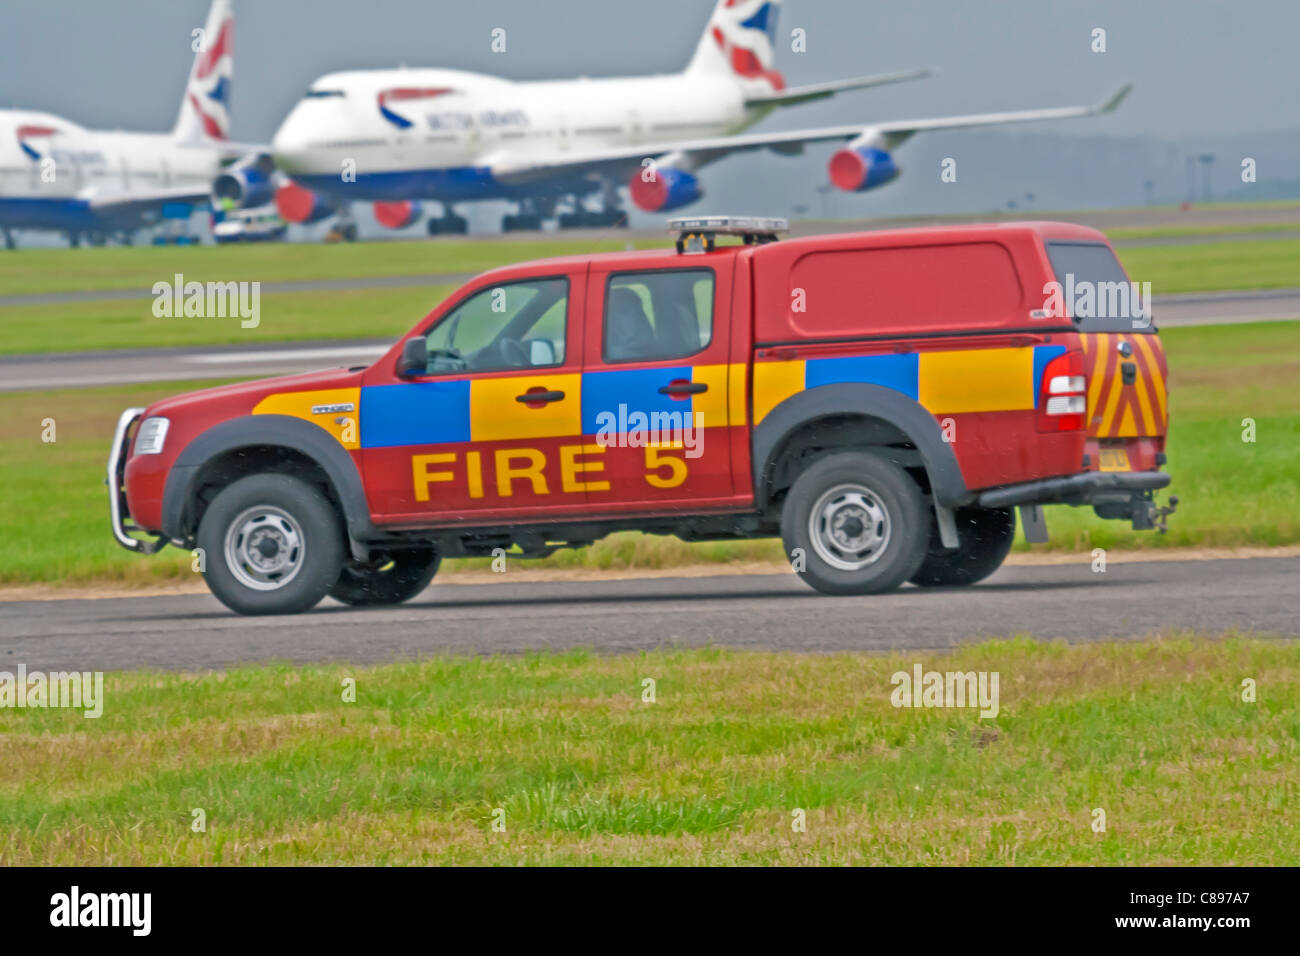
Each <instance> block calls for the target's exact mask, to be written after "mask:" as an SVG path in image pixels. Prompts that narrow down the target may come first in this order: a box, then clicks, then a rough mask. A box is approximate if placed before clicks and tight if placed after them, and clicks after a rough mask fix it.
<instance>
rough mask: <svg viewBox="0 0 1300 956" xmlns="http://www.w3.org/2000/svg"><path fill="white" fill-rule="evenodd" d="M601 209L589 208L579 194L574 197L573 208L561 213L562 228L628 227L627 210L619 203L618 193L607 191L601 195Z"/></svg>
mask: <svg viewBox="0 0 1300 956" xmlns="http://www.w3.org/2000/svg"><path fill="white" fill-rule="evenodd" d="M601 200H602V201H601V205H600V208H599V209H588V208H587V207H586V206H584V205H583V204H582V200H581V199H579V198H578V197H577V196H574V197H573V199H572V203H573V210H572V211H571V212H566V213H561V214H560V223H559V225H560V228H561V229H608V228H618V229H622V228H626V227H627V211H626V210H625V209H623V207H622V206H620V205H619V203H618V195H617V194H609V193H606V194H605V195H603V196H602V197H601Z"/></svg>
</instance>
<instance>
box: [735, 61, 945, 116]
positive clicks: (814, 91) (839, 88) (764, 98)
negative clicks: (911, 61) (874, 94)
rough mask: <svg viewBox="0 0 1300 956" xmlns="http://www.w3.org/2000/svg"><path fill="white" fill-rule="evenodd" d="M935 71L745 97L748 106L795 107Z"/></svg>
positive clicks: (874, 77) (922, 75) (819, 85)
mask: <svg viewBox="0 0 1300 956" xmlns="http://www.w3.org/2000/svg"><path fill="white" fill-rule="evenodd" d="M933 75H934V70H902V71H900V72H898V73H877V74H876V75H874V76H858V77H853V78H852V79H847V80H831V81H830V82H828V83H810V84H808V85H807V86H794V87H791V88H790V89H788V90H775V91H772V92H770V93H761V94H754V95H751V96H747V97H745V105H746V106H760V107H761V106H794V105H795V104H797V103H807V102H810V101H812V100H822V99H825V98H826V97H828V96H834V95H835V94H836V93H840V92H843V91H844V90H860V89H865V88H867V87H869V86H886V85H888V84H890V83H904V82H906V81H908V80H919V79H922V78H924V77H927V76H933Z"/></svg>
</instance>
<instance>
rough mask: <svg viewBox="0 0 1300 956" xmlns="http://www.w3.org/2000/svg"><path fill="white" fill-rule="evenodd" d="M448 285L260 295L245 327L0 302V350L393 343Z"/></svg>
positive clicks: (127, 310)
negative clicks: (253, 318) (251, 323)
mask: <svg viewBox="0 0 1300 956" xmlns="http://www.w3.org/2000/svg"><path fill="white" fill-rule="evenodd" d="M455 289H456V286H452V285H429V286H412V287H406V288H394V289H356V290H346V291H333V292H294V293H289V292H274V293H265V294H263V295H261V297H260V301H259V307H258V315H259V321H258V325H257V326H256V327H255V328H247V329H246V328H243V327H242V326H241V324H240V319H239V318H238V317H230V318H205V319H198V318H185V317H178V318H165V317H164V318H159V317H157V316H155V315H154V314H153V310H152V301H151V300H149V299H139V300H130V299H127V300H121V299H116V300H106V301H100V302H76V303H70V304H63V305H38V306H23V307H21V308H19V307H14V306H11V307H8V308H3V307H0V322H3V323H4V330H5V335H4V338H3V339H2V340H0V354H10V355H14V354H23V353H32V352H42V353H45V352H57V351H83V350H96V349H139V348H153V347H157V346H190V345H192V346H198V345H257V344H270V343H275V342H293V341H312V340H317V339H336V338H391V339H393V340H396V339H397V337H398V336H400V335H402V334H403V333H405V332H406V331H407V329H409V328H410V327H411V326H413V325H414V324H415V323H416V322H417V321H418V320H419V319H422V318H423V317H424V316H425V315H427V314H428V313H429V312H431V311H432V310H433V308H434V307H435V306H437V305H438V303H440V302H441V301H442V300H443V299H444V298H445V297H446V296H447V295H449V294H450V293H451V292H453V291H455Z"/></svg>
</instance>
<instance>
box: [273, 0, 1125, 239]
mask: <svg viewBox="0 0 1300 956" xmlns="http://www.w3.org/2000/svg"><path fill="white" fill-rule="evenodd" d="M779 5H780V0H718V2H717V5H716V6H715V7H714V10H713V13H712V15H711V16H710V18H709V21H708V24H707V25H706V28H705V30H704V34H703V36H702V37H701V38H700V40H699V43H698V45H697V47H696V49H695V54H694V56H693V57H692V58H691V60H690V63H689V64H688V65H687V67H686V69H685V70H684V71H683V72H681V73H677V74H671V75H660V76H644V77H621V78H611V79H588V78H585V77H584V78H579V79H575V80H552V81H537V82H513V81H511V80H508V79H503V78H500V77H495V76H488V75H484V74H479V73H469V72H464V71H460V70H445V69H406V68H401V69H396V70H362V71H350V72H343V73H331V74H328V75H325V76H322V77H320V78H318V79H317V80H315V81H314V82H313V83H312V84H311V85H310V87H309V89H308V90H307V93H306V95H305V96H304V97H303V99H302V100H300V101H299V102H298V103H297V104H296V105H295V106H294V108H293V109H292V111H291V112H290V113H289V115H288V116H287V117H286V118H285V120H284V122H283V123H282V124H281V126H280V128H279V130H278V131H277V132H276V134H275V136H274V138H273V139H272V143H271V155H272V157H273V159H274V162H275V166H276V168H277V170H279V171H280V173H281V174H283V175H287V176H288V177H290V179H289V181H281V182H280V183H279V185H278V187H277V189H276V204H277V206H278V208H279V210H280V214H281V216H283V217H284V218H285V219H287V220H289V221H290V222H296V223H314V222H320V221H322V220H324V219H326V218H328V217H330V216H333V215H338V216H339V217H340V221H341V222H342V223H343V225H344V228H345V230H350V235H348V236H346V237H349V238H350V237H355V224H353V223H352V222H351V219H350V213H349V204H350V203H351V202H352V201H353V200H361V201H370V202H372V203H373V204H374V215H375V218H376V220H377V221H378V222H379V223H380V224H381V225H383V226H386V227H390V228H394V229H400V228H405V227H406V226H409V225H411V224H412V223H413V222H415V221H416V220H418V219H419V217H420V216H421V213H422V209H421V201H422V200H434V201H437V202H439V203H441V205H442V215H441V216H437V217H431V218H430V219H429V220H428V225H427V228H428V232H429V234H430V235H435V234H438V233H463V232H466V231H467V222H466V220H465V218H464V217H462V216H460V215H458V214H457V213H456V211H455V205H456V204H457V203H464V202H473V201H477V200H486V199H493V200H502V199H504V200H513V201H515V202H516V203H518V208H519V211H518V212H517V213H512V214H509V215H506V216H505V217H504V218H503V220H502V229H503V231H507V232H508V231H511V230H513V229H537V228H540V227H541V223H542V220H543V219H550V218H553V217H555V215H556V210H557V208H558V207H559V206H561V205H564V206H566V207H567V208H568V210H569V211H568V212H564V213H561V214H560V215H559V217H558V226H559V227H560V228H573V227H580V226H609V225H620V224H621V225H626V222H627V217H626V213H625V212H624V210H623V209H622V207H621V205H620V202H621V200H620V194H619V189H620V187H622V186H626V188H627V193H628V195H629V196H630V198H631V201H632V202H633V203H634V204H635V205H636V206H637V207H638V208H640V209H642V210H645V211H647V212H668V211H671V210H675V209H679V208H681V207H683V206H687V205H689V204H691V203H693V202H695V201H696V200H698V199H699V198H701V196H702V195H703V188H702V186H701V184H700V180H699V178H698V176H697V173H698V171H699V170H700V169H702V168H703V167H705V166H707V165H708V164H710V163H713V162H716V161H718V160H720V159H722V158H723V157H725V156H728V155H730V154H732V153H736V152H741V151H746V150H758V149H769V150H772V151H774V152H776V153H781V154H797V153H800V152H802V150H803V148H804V147H805V146H806V145H807V144H809V143H818V142H825V141H832V142H833V141H840V142H843V143H844V145H843V147H842V148H840V149H839V150H837V151H836V152H835V153H834V155H833V156H832V157H831V160H830V167H829V175H830V181H831V183H832V184H833V185H834V186H835V187H837V188H839V189H842V190H847V191H850V192H861V191H864V190H868V189H874V188H877V187H879V186H883V185H884V184H885V183H888V182H890V181H892V180H893V179H896V178H897V177H898V175H899V174H900V172H901V167H900V166H899V165H898V163H897V161H896V160H895V158H894V155H893V151H894V150H895V149H897V147H898V146H900V145H901V144H902V143H904V142H905V141H906V140H907V139H909V138H910V137H911V136H912V135H913V134H915V133H918V132H922V131H926V130H935V129H954V128H958V127H970V126H984V125H991V124H1001V123H1015V122H1027V121H1034V120H1050V119H1069V118H1075V117H1083V116H1092V115H1096V114H1098V113H1106V112H1109V111H1111V110H1113V109H1115V108H1116V107H1118V106H1119V104H1120V101H1121V100H1123V98H1124V97H1125V95H1127V93H1128V91H1129V89H1130V88H1131V87H1129V86H1125V87H1124V88H1123V89H1121V90H1120V91H1119V92H1117V93H1116V94H1115V95H1113V96H1112V97H1110V98H1109V99H1108V100H1106V101H1105V102H1103V103H1101V104H1098V105H1094V106H1071V107H1059V108H1053V109H1036V110H1021V111H1016V112H1001V113H984V114H976V115H968V116H953V117H943V118H937V119H922V120H909V121H901V122H899V121H889V122H875V123H854V124H851V125H845V126H835V127H826V128H820V129H807V130H797V131H794V132H769V133H745V132H744V131H745V130H746V129H747V128H749V127H750V126H752V125H753V124H755V123H757V122H758V121H759V120H761V119H762V118H764V117H765V116H767V115H769V114H770V113H772V112H773V111H774V110H777V109H780V108H784V107H788V106H795V105H798V104H801V103H807V102H810V101H813V100H820V99H825V98H827V97H830V96H833V95H835V94H836V93H840V92H843V91H845V90H852V89H861V88H865V87H875V86H882V85H885V84H888V83H898V82H903V81H906V80H913V79H919V78H921V77H923V76H929V75H930V74H931V73H932V71H930V70H912V71H903V72H896V73H886V74H880V75H876V76H863V77H856V78H852V79H843V80H835V81H831V82H825V83H815V84H811V85H808V86H795V87H789V86H787V85H786V82H785V79H784V78H783V77H782V75H781V73H780V72H779V71H777V70H776V68H775V48H776V20H777V13H778V10H779ZM592 197H595V198H597V199H598V201H599V207H598V208H597V209H595V210H592V209H588V208H587V206H588V204H589V200H590V199H591V198H592Z"/></svg>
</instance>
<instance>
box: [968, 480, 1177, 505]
mask: <svg viewBox="0 0 1300 956" xmlns="http://www.w3.org/2000/svg"><path fill="white" fill-rule="evenodd" d="M1170 480H1171V479H1170V475H1169V474H1167V473H1166V472H1163V471H1085V472H1082V473H1080V474H1077V475H1066V476H1065V477H1062V478H1043V479H1040V480H1039V481H1027V482H1025V483H1024V484H1019V485H1007V486H1005V487H1002V488H992V489H990V490H988V491H983V492H981V493H980V495H979V498H978V503H979V506H980V507H981V508H1010V507H1012V506H1013V505H1050V504H1064V505H1086V504H1104V503H1106V502H1115V501H1117V500H1121V499H1123V500H1127V499H1129V498H1131V497H1132V496H1133V495H1134V494H1137V495H1144V494H1145V493H1146V492H1150V491H1156V490H1158V489H1160V488H1164V487H1166V486H1168V484H1169V482H1170Z"/></svg>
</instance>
